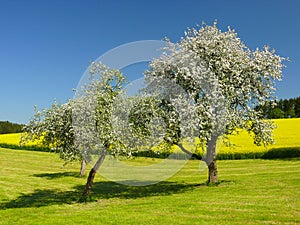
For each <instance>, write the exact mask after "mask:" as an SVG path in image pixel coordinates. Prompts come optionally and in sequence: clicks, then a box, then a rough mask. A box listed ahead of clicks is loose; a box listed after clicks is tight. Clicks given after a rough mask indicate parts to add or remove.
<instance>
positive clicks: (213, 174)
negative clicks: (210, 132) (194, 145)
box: [205, 136, 219, 184]
mask: <svg viewBox="0 0 300 225" xmlns="http://www.w3.org/2000/svg"><path fill="white" fill-rule="evenodd" d="M217 140H218V137H214V136H213V137H212V138H211V140H210V141H208V142H207V153H206V157H205V162H206V165H207V166H208V183H209V184H214V183H217V182H218V181H219V178H218V168H217V157H216V148H217Z"/></svg>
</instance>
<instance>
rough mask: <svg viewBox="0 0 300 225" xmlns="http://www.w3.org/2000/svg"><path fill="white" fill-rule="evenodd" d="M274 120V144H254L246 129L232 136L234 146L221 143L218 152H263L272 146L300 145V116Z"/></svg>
mask: <svg viewBox="0 0 300 225" xmlns="http://www.w3.org/2000/svg"><path fill="white" fill-rule="evenodd" d="M273 121H274V123H275V124H276V125H277V128H276V129H275V130H274V133H273V135H274V139H275V144H274V145H269V146H267V147H264V146H256V145H255V144H253V139H252V137H250V135H249V134H248V133H247V132H246V131H241V132H240V133H239V134H238V135H232V136H230V141H231V143H232V144H233V146H231V147H228V146H226V145H225V144H220V147H219V149H218V153H229V152H231V153H232V152H235V153H247V152H249V153H250V152H263V151H266V150H269V149H271V148H283V147H284V148H287V147H300V118H292V119H275V120H273Z"/></svg>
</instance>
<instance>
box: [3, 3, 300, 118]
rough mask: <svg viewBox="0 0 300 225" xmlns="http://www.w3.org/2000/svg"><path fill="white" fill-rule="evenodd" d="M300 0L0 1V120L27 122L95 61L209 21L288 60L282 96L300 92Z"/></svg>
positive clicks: (67, 93) (66, 94)
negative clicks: (120, 48) (111, 52)
mask: <svg viewBox="0 0 300 225" xmlns="http://www.w3.org/2000/svg"><path fill="white" fill-rule="evenodd" d="M299 9H300V1H297V0H294V1H293V0H282V1H276V0H273V1H271V0H270V1H267V0H258V1H256V0H255V1H253V0H252V1H239V0H228V1H225V0H224V1H217V0H215V1H207V0H206V1H202V0H198V1H196V0H195V1H192V0H185V1H176V0H173V1H156V0H151V1H83V0H82V1H79V0H72V1H71V0H64V1H63V0H61V1H58V0H51V1H46V0H44V1H42V0H36V1H31V0H26V1H22V0H19V1H15V0H0V82H1V83H0V85H1V88H0V96H1V97H0V120H9V121H13V122H19V123H26V122H28V121H29V119H30V118H31V116H32V115H33V113H34V111H33V106H34V105H37V107H38V108H39V109H42V108H45V107H49V106H50V105H51V104H52V102H53V99H54V98H56V99H57V100H58V101H59V102H62V103H63V102H65V101H66V100H67V99H68V98H72V97H73V94H74V93H73V92H72V88H76V86H77V83H78V82H79V80H80V78H81V76H82V74H83V72H84V71H85V69H86V68H87V66H88V65H89V63H90V62H91V61H92V60H95V59H96V58H98V57H99V56H100V55H102V54H103V53H105V52H106V51H108V50H110V49H112V48H114V47H117V46H119V45H121V44H125V43H128V42H133V41H139V40H161V39H162V38H163V37H165V36H167V37H169V38H170V39H171V40H172V41H174V42H176V41H178V40H179V39H180V37H181V36H183V32H184V30H186V28H187V27H194V26H195V25H196V24H201V22H202V21H205V22H206V23H207V24H210V25H211V24H213V21H214V20H215V19H217V20H218V27H219V28H220V29H222V30H226V29H227V26H228V25H230V26H231V27H232V28H234V29H235V30H236V31H237V33H238V35H239V37H240V38H241V39H242V40H243V41H244V43H245V44H246V45H248V46H249V47H250V48H251V49H255V48H256V47H263V46H264V45H266V44H267V45H270V46H271V47H272V48H275V49H276V51H277V53H278V54H279V55H281V56H283V57H289V58H290V62H286V63H285V64H286V66H287V68H286V69H284V73H283V74H284V79H283V81H282V82H280V83H278V85H277V88H278V91H277V96H278V97H279V98H290V97H296V96H299V95H300V91H299V90H300V89H299V78H300V13H299Z"/></svg>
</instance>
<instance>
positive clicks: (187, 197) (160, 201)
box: [0, 149, 300, 224]
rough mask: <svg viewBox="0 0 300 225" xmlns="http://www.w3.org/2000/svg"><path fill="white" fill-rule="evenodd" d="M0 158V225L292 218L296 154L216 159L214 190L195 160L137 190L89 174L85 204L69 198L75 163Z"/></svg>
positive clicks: (18, 154) (13, 154) (2, 152)
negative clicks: (282, 157)
mask: <svg viewBox="0 0 300 225" xmlns="http://www.w3.org/2000/svg"><path fill="white" fill-rule="evenodd" d="M143 160H145V164H147V163H148V160H151V163H153V160H152V159H143ZM155 160H159V159H155ZM141 161H142V160H139V163H141ZM0 162H1V167H0V168H1V171H0V218H1V220H0V224H299V223H300V210H299V209H300V160H299V159H292V160H260V159H256V160H236V161H227V160H223V161H219V175H220V179H221V180H222V183H221V184H220V185H219V186H217V187H207V186H206V185H205V181H206V171H204V172H200V171H199V161H196V160H191V161H189V163H188V164H187V165H186V166H185V167H184V168H183V169H182V170H181V171H180V172H178V173H177V174H176V175H174V176H173V177H172V178H170V179H169V180H166V181H164V182H161V183H158V184H156V185H152V186H145V187H130V186H123V185H120V184H118V183H113V182H111V181H108V180H105V179H104V178H102V177H101V176H100V175H99V174H97V176H96V179H95V183H94V187H93V193H92V196H93V197H92V199H91V200H90V201H89V202H87V203H78V202H77V200H78V198H79V195H80V193H81V191H82V188H83V187H84V184H85V182H86V177H83V178H81V177H79V176H78V172H79V164H78V163H74V164H69V165H67V166H66V167H63V166H62V165H63V161H61V160H60V159H59V158H58V155H56V154H54V153H46V152H33V151H23V150H10V149H0ZM87 169H89V168H87Z"/></svg>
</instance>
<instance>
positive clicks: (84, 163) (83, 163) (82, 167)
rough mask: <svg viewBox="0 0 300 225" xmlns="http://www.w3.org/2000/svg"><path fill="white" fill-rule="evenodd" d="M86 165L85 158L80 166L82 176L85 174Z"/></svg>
mask: <svg viewBox="0 0 300 225" xmlns="http://www.w3.org/2000/svg"><path fill="white" fill-rule="evenodd" d="M85 167H86V161H85V159H83V160H82V162H81V168H80V176H81V177H82V176H84V174H85Z"/></svg>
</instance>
